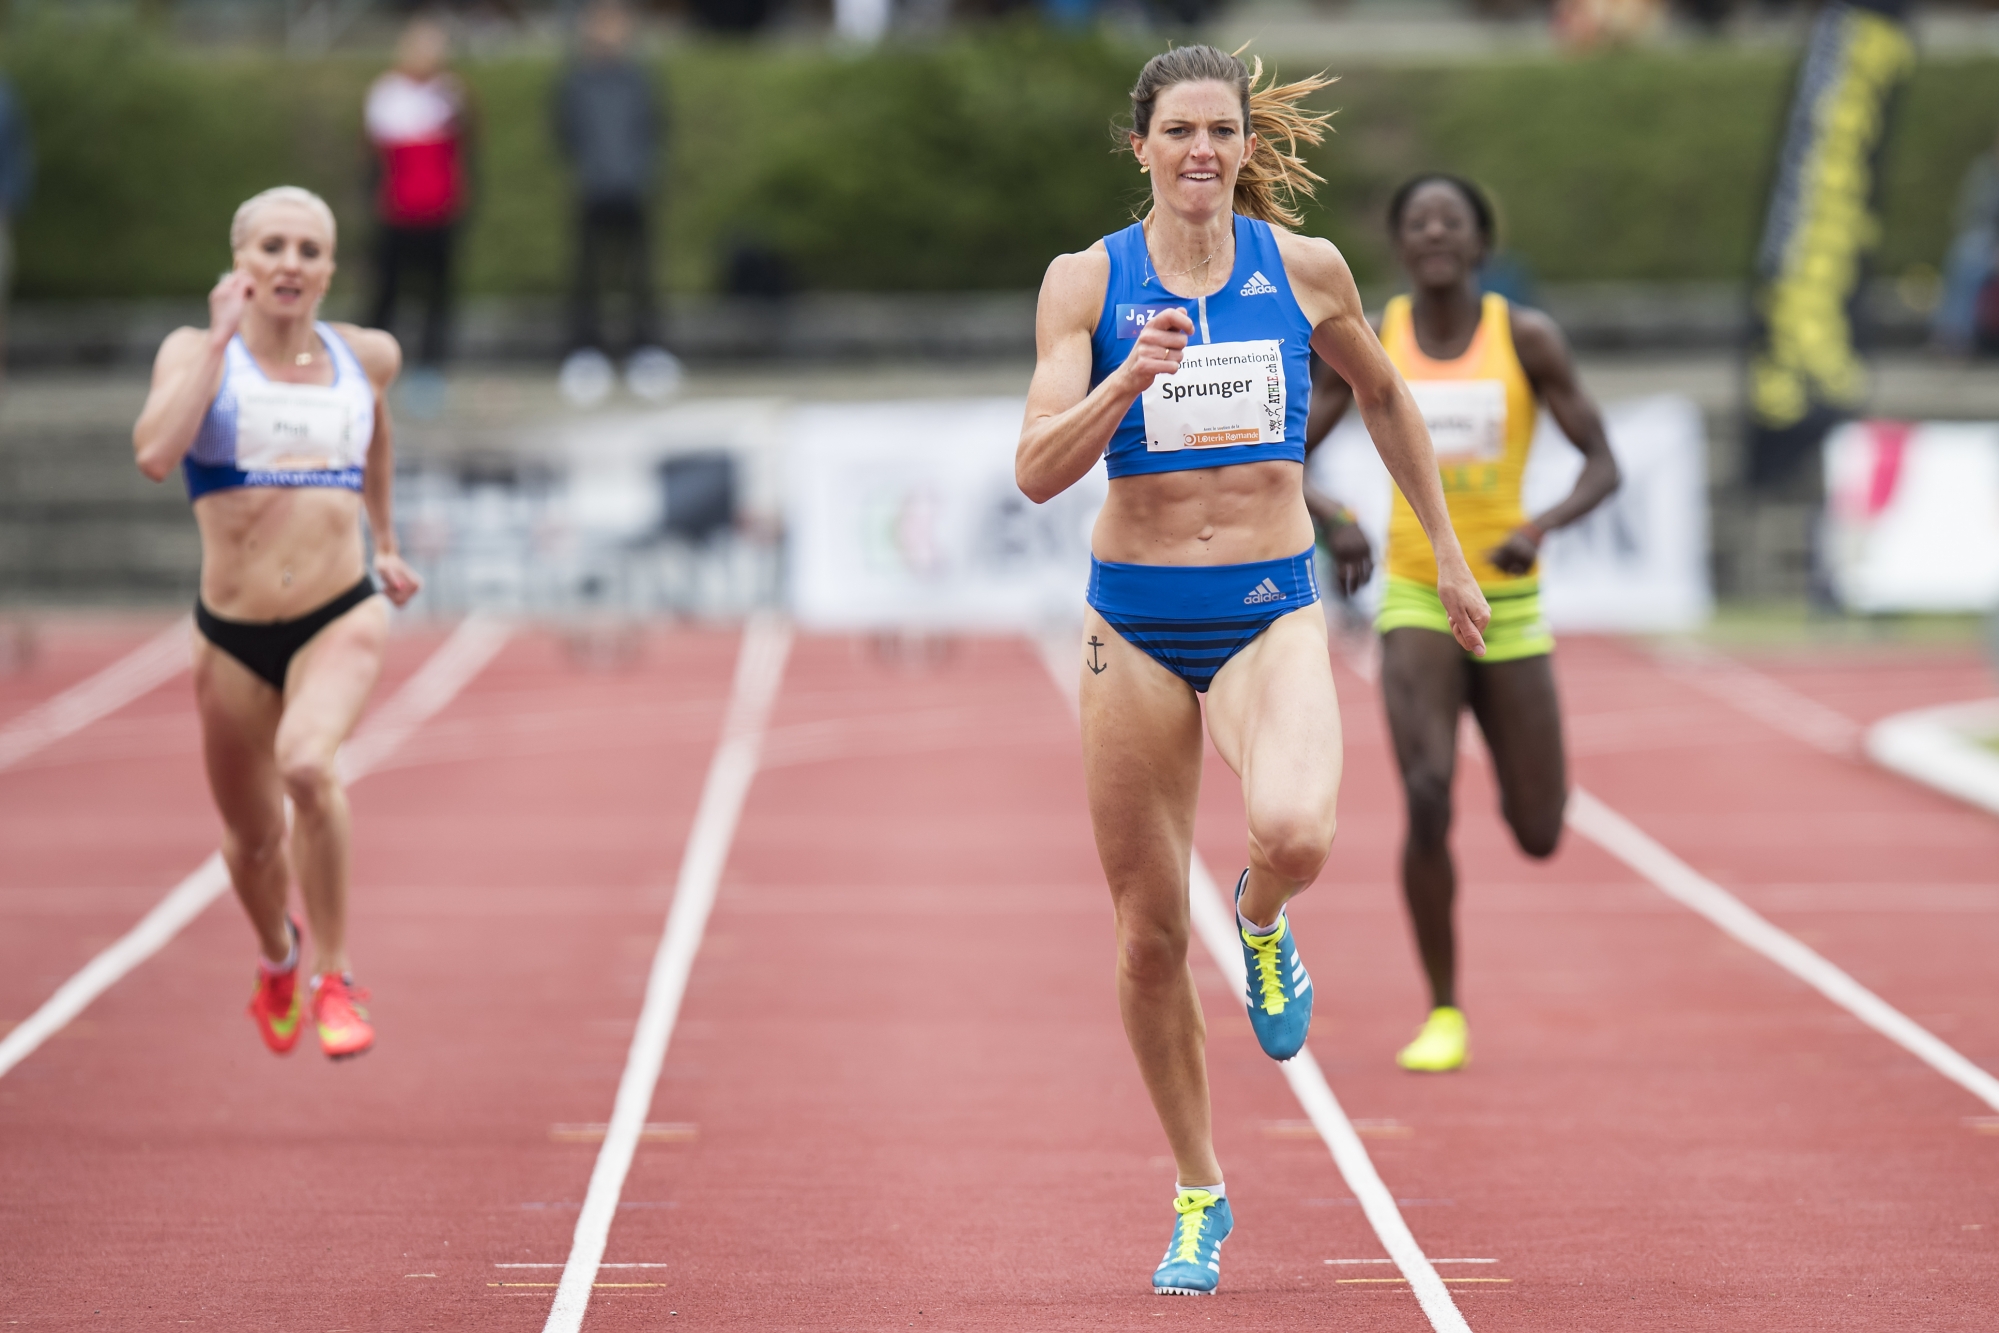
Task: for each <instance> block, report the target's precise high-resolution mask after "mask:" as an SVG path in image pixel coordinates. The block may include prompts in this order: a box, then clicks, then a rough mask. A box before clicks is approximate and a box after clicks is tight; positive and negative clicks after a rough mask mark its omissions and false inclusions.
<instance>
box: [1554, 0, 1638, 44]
mask: <svg viewBox="0 0 1999 1333" xmlns="http://www.w3.org/2000/svg"><path fill="white" fill-rule="evenodd" d="M1664 12H1665V5H1664V3H1663V0H1555V14H1554V19H1555V36H1556V37H1557V38H1558V39H1560V41H1561V42H1562V44H1563V45H1565V46H1573V47H1592V46H1612V45H1618V44H1621V43H1625V42H1633V41H1638V40H1640V39H1642V38H1645V37H1649V36H1650V35H1651V34H1652V33H1653V32H1655V31H1657V30H1658V27H1659V24H1660V21H1661V19H1662V18H1663V17H1664Z"/></svg>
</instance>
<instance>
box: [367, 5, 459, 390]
mask: <svg viewBox="0 0 1999 1333" xmlns="http://www.w3.org/2000/svg"><path fill="white" fill-rule="evenodd" d="M450 52H451V39H450V37H449V35H448V34H447V33H446V32H445V30H444V28H443V27H442V26H441V25H440V24H438V23H437V22H436V21H435V20H433V19H428V18H417V19H414V20H412V21H411V22H410V25H409V26H408V27H407V28H405V29H404V30H403V36H402V40H401V41H400V42H398V43H397V44H396V63H395V67H394V68H393V69H391V70H389V72H388V73H386V74H384V75H382V76H381V77H380V78H379V79H376V80H375V82H374V85H373V86H372V87H370V88H369V89H368V103H367V111H366V116H365V121H366V124H367V131H368V140H369V142H370V143H371V144H372V145H373V146H374V150H375V169H376V172H377V180H376V188H375V217H376V221H377V223H378V224H379V226H380V232H379V233H378V235H377V238H376V250H375V283H376V287H375V307H374V312H373V314H372V315H371V316H370V319H369V323H370V324H372V325H373V326H374V327H376V328H381V329H393V327H394V321H395V317H396V306H397V303H398V302H399V300H400V298H401V296H402V294H403V291H404V289H405V287H406V286H408V285H410V284H411V280H412V279H415V280H416V281H418V282H421V283H422V284H423V286H424V287H425V289H426V290H425V298H426V299H425V307H424V319H423V334H422V337H421V338H420V339H419V341H418V342H417V352H416V356H415V357H414V358H413V360H414V362H415V364H416V365H417V366H418V367H420V368H422V369H424V370H428V371H430V372H431V373H430V375H429V376H427V377H426V376H419V377H418V378H417V379H416V380H415V381H413V382H412V383H411V385H410V388H411V389H412V390H413V391H418V392H421V391H424V389H425V388H426V387H428V386H435V385H436V384H437V381H436V370H437V367H438V366H440V365H441V364H442V363H443V361H444V355H445V346H446V342H447V340H448V338H449V336H450V327H451V325H450V321H451V259H452V251H453V249H454V248H455V245H456V242H457V231H458V221H459V219H460V218H462V217H463V216H464V214H465V210H466V206H467V204H469V203H470V200H471V134H472V115H471V106H470V102H469V99H468V98H467V95H466V91H465V85H464V84H463V83H461V82H460V81H459V79H458V77H457V75H455V74H453V73H451V72H450V71H449V70H448V69H446V68H445V62H446V60H447V59H448V58H449V56H450ZM426 382H427V383H426ZM433 391H434V390H433Z"/></svg>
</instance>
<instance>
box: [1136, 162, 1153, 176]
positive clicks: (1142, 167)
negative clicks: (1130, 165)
mask: <svg viewBox="0 0 1999 1333" xmlns="http://www.w3.org/2000/svg"><path fill="white" fill-rule="evenodd" d="M1138 174H1139V175H1141V176H1149V175H1151V174H1152V168H1151V167H1149V166H1147V165H1146V164H1145V163H1143V162H1141V163H1139V164H1138Z"/></svg>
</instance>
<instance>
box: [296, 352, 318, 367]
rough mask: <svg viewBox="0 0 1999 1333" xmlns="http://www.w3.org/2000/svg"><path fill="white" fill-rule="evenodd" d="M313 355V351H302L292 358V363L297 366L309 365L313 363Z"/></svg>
mask: <svg viewBox="0 0 1999 1333" xmlns="http://www.w3.org/2000/svg"><path fill="white" fill-rule="evenodd" d="M312 357H313V354H312V353H311V352H300V353H299V354H298V355H297V356H295V357H293V358H292V364H293V365H295V366H309V365H311V364H312Z"/></svg>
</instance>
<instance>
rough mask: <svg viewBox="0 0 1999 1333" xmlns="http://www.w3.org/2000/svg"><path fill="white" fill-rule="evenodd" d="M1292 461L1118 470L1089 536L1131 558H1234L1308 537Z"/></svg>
mask: <svg viewBox="0 0 1999 1333" xmlns="http://www.w3.org/2000/svg"><path fill="white" fill-rule="evenodd" d="M1303 471H1304V469H1303V468H1302V467H1301V466H1300V465H1299V464H1297V463H1293V462H1289V461H1285V460H1269V461H1265V462H1260V463H1238V464H1235V465H1233V466H1229V467H1211V468H1194V469H1190V470H1187V471H1181V472H1150V473H1142V474H1139V475H1137V476H1128V477H1118V478H1116V479H1115V480H1113V481H1112V482H1111V487H1110V497H1109V498H1108V499H1107V500H1106V501H1105V502H1104V508H1103V512H1102V513H1101V514H1099V515H1098V516H1097V526H1096V531H1095V533H1094V534H1093V536H1092V538H1091V542H1090V546H1091V549H1092V550H1093V551H1095V553H1096V556H1097V559H1099V560H1109V561H1114V562H1118V563H1122V564H1132V565H1239V564H1247V563H1249V562H1251V561H1255V560H1281V559H1284V558H1285V557H1287V556H1294V555H1296V554H1298V552H1300V551H1302V550H1304V549H1305V548H1306V547H1308V546H1310V545H1311V544H1312V520H1311V516H1310V514H1309V513H1307V511H1306V509H1305V496H1304V488H1303V484H1302V479H1301V474H1302V473H1303Z"/></svg>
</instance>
